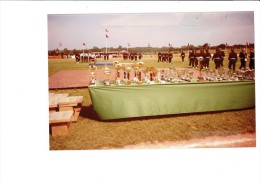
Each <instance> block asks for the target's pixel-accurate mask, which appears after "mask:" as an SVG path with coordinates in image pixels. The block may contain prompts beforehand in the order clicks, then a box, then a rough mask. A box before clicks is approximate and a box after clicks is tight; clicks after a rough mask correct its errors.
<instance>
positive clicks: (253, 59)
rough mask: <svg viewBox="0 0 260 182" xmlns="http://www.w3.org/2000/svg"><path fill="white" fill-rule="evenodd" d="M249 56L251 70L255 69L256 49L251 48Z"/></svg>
mask: <svg viewBox="0 0 260 182" xmlns="http://www.w3.org/2000/svg"><path fill="white" fill-rule="evenodd" d="M249 58H250V62H249V68H250V69H251V70H254V69H255V52H254V49H253V48H251V49H250V55H249Z"/></svg>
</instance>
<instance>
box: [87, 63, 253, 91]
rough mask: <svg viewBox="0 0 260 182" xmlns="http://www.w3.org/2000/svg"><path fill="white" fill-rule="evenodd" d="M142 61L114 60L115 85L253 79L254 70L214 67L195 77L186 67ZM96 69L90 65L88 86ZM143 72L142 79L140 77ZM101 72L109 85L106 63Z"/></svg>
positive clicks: (201, 71)
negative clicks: (160, 66) (159, 65)
mask: <svg viewBox="0 0 260 182" xmlns="http://www.w3.org/2000/svg"><path fill="white" fill-rule="evenodd" d="M143 65H144V63H143V62H138V63H134V64H120V63H119V62H118V61H114V63H113V66H114V68H115V70H116V73H115V84H116V85H121V84H124V85H130V84H131V83H133V82H134V83H136V84H142V83H147V84H154V83H161V84H164V83H166V82H170V83H180V82H197V81H198V82H205V81H238V80H254V79H255V72H254V70H235V71H233V70H230V69H224V68H221V69H215V70H209V69H206V70H200V72H199V75H198V76H197V77H195V76H194V72H193V70H190V69H188V68H184V69H175V68H173V67H170V68H164V69H156V68H154V67H146V68H143ZM132 70H134V77H133V79H132V80H131V78H130V73H131V71H132ZM96 71H97V67H96V66H95V65H91V66H90V84H89V85H90V86H95V85H96ZM120 71H123V79H121V75H120ZM142 73H143V75H144V76H143V79H142ZM103 74H104V75H105V79H104V85H105V86H109V85H110V80H109V77H110V74H111V71H110V69H109V68H108V66H107V65H106V66H105V67H104V68H103Z"/></svg>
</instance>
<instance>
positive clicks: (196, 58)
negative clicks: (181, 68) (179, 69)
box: [195, 50, 200, 68]
mask: <svg viewBox="0 0 260 182" xmlns="http://www.w3.org/2000/svg"><path fill="white" fill-rule="evenodd" d="M199 57H200V52H199V50H197V51H196V53H195V67H196V68H198V64H199Z"/></svg>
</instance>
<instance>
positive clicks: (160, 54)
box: [158, 52, 162, 63]
mask: <svg viewBox="0 0 260 182" xmlns="http://www.w3.org/2000/svg"><path fill="white" fill-rule="evenodd" d="M161 61H162V53H160V52H159V53H158V63H159V62H161Z"/></svg>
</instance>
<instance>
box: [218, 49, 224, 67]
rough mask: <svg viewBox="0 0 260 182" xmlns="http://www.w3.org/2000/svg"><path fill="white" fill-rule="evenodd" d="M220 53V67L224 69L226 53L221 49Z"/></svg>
mask: <svg viewBox="0 0 260 182" xmlns="http://www.w3.org/2000/svg"><path fill="white" fill-rule="evenodd" d="M219 51H220V66H221V67H223V61H224V57H225V52H224V51H222V50H221V49H220V50H219Z"/></svg>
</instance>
